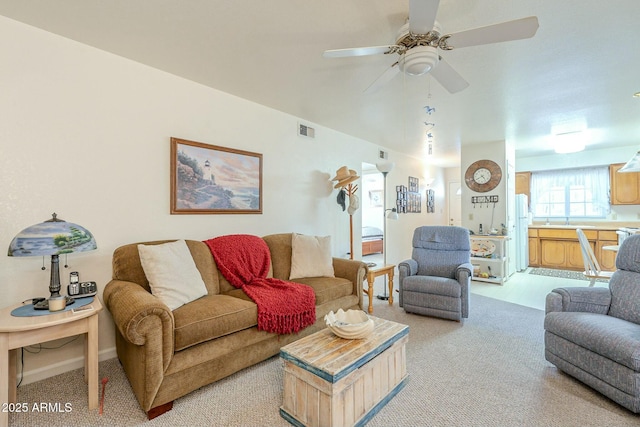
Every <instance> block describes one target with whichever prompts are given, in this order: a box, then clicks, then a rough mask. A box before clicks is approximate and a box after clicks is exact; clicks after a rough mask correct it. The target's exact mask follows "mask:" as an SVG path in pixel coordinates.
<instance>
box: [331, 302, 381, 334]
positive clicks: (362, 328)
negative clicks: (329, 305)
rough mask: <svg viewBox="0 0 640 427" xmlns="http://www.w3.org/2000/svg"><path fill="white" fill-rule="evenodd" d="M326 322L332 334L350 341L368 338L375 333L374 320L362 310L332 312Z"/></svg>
mask: <svg viewBox="0 0 640 427" xmlns="http://www.w3.org/2000/svg"><path fill="white" fill-rule="evenodd" d="M324 321H325V322H326V324H327V327H328V328H329V329H330V330H331V332H333V333H334V334H336V335H337V336H339V337H340V338H346V339H349V340H355V339H360V338H366V337H367V336H368V335H369V334H370V333H371V331H373V319H371V318H369V316H368V315H367V313H365V312H364V311H361V310H347V311H344V310H342V309H339V310H338V311H337V312H336V313H334V312H333V311H330V312H329V313H328V314H327V315H326V316H324Z"/></svg>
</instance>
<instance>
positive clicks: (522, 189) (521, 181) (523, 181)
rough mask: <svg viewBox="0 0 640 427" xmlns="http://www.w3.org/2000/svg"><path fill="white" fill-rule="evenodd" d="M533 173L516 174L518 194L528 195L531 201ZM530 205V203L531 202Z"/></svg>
mask: <svg viewBox="0 0 640 427" xmlns="http://www.w3.org/2000/svg"><path fill="white" fill-rule="evenodd" d="M530 188H531V172H516V194H526V195H527V200H529V201H530V200H531V190H530ZM529 203H530V202H529Z"/></svg>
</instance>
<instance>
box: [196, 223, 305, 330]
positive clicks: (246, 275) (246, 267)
mask: <svg viewBox="0 0 640 427" xmlns="http://www.w3.org/2000/svg"><path fill="white" fill-rule="evenodd" d="M204 243H206V245H207V246H208V247H209V249H211V254H212V255H213V259H214V260H215V261H216V264H218V269H219V270H220V272H221V273H222V275H223V276H224V278H225V279H227V280H228V281H229V283H231V284H232V285H233V286H235V287H236V288H240V289H242V290H243V291H244V292H245V293H246V294H247V295H248V296H249V297H250V298H251V299H252V300H253V301H254V302H255V303H256V304H257V305H258V329H259V330H263V331H267V332H274V333H277V334H289V333H293V332H298V331H301V330H302V329H304V328H306V327H307V326H309V325H313V324H314V323H315V321H316V297H315V294H314V293H313V289H312V288H311V287H310V286H307V285H302V284H300V283H293V282H287V281H284V280H280V279H275V278H267V273H268V272H269V266H270V265H271V255H270V253H269V247H268V246H267V243H266V242H265V241H264V240H262V239H261V238H260V237H257V236H250V235H247V234H233V235H227V236H221V237H215V238H213V239H210V240H205V242H204Z"/></svg>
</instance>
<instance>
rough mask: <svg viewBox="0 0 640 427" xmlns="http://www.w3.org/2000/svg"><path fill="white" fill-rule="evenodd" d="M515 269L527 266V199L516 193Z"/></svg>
mask: <svg viewBox="0 0 640 427" xmlns="http://www.w3.org/2000/svg"><path fill="white" fill-rule="evenodd" d="M515 244H516V271H523V270H525V269H526V268H527V267H528V266H529V200H528V198H527V195H526V194H516V241H515Z"/></svg>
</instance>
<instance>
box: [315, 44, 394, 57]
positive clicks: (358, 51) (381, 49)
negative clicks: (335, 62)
mask: <svg viewBox="0 0 640 427" xmlns="http://www.w3.org/2000/svg"><path fill="white" fill-rule="evenodd" d="M399 48H400V46H396V45H388V46H371V47H354V48H350V49H333V50H325V51H324V53H323V54H322V56H324V57H325V58H344V57H347V56H365V55H379V54H382V53H392V52H395V51H396V49H399Z"/></svg>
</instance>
